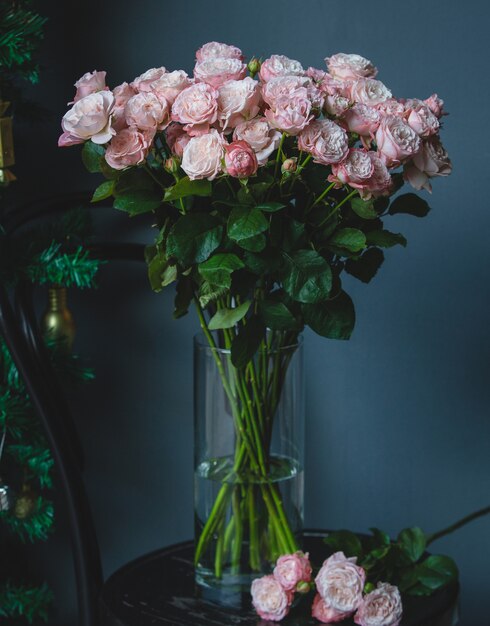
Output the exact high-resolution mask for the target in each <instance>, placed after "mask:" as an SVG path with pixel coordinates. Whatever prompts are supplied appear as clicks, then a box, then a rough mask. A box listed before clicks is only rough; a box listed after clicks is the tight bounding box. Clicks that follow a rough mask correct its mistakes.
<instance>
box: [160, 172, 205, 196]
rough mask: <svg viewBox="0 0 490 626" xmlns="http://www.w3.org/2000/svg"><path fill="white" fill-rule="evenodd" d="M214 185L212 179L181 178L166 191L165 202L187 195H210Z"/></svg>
mask: <svg viewBox="0 0 490 626" xmlns="http://www.w3.org/2000/svg"><path fill="white" fill-rule="evenodd" d="M212 190H213V187H212V185H211V181H209V180H206V179H205V178H203V179H198V180H190V178H189V177H188V176H184V178H181V179H180V180H179V181H178V182H177V183H176V184H175V185H174V186H173V187H170V188H169V189H167V190H166V191H165V196H164V198H163V199H164V200H165V202H171V201H172V200H178V199H179V198H185V197H186V196H210V195H211V192H212Z"/></svg>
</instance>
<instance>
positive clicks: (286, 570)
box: [273, 159, 312, 591]
mask: <svg viewBox="0 0 490 626" xmlns="http://www.w3.org/2000/svg"><path fill="white" fill-rule="evenodd" d="M289 160H291V159H289ZM293 164H294V165H295V163H294V162H293ZM286 171H288V170H286ZM293 171H294V170H293ZM311 573H312V569H311V564H310V560H309V558H308V553H307V554H304V553H303V552H295V553H294V554H285V555H283V556H280V557H279V558H278V559H277V563H276V566H275V568H274V572H273V575H274V578H275V579H276V580H277V581H278V582H279V583H280V584H281V586H282V587H283V588H284V589H286V590H287V591H291V590H294V589H295V588H296V585H297V584H298V583H300V582H307V583H309V582H310V581H311Z"/></svg>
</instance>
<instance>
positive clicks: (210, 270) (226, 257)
mask: <svg viewBox="0 0 490 626" xmlns="http://www.w3.org/2000/svg"><path fill="white" fill-rule="evenodd" d="M242 267H245V264H244V263H243V261H242V260H241V259H239V258H238V257H237V256H236V254H230V253H227V252H222V253H219V254H215V255H214V256H212V257H211V258H209V259H208V260H207V261H205V262H204V263H201V264H200V265H199V267H198V270H199V273H200V274H201V276H202V277H203V278H204V279H205V280H207V281H208V282H209V283H211V284H213V285H218V286H220V287H230V286H231V274H232V273H233V272H234V271H235V270H239V269H241V268H242Z"/></svg>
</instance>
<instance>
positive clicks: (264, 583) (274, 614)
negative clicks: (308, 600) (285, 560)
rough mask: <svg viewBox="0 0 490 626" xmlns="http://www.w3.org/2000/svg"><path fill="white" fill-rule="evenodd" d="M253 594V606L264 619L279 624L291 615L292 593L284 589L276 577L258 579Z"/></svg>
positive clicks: (254, 583) (254, 582) (252, 590)
mask: <svg viewBox="0 0 490 626" xmlns="http://www.w3.org/2000/svg"><path fill="white" fill-rule="evenodd" d="M251 594H252V604H253V606H254V608H255V610H256V611H257V613H258V614H259V616H260V617H261V618H262V619H265V620H270V621H272V622H279V621H281V620H282V619H283V618H284V617H286V615H287V614H288V613H289V607H290V606H291V602H292V593H291V592H288V591H286V590H285V589H283V588H282V587H281V585H280V584H279V582H278V581H277V580H276V579H275V578H274V576H263V577H262V578H256V579H255V580H254V581H253V582H252V587H251Z"/></svg>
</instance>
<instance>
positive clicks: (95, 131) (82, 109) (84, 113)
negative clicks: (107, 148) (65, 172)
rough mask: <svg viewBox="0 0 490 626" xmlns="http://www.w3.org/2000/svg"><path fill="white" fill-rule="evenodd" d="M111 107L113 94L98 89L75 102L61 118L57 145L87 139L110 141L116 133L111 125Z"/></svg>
mask: <svg viewBox="0 0 490 626" xmlns="http://www.w3.org/2000/svg"><path fill="white" fill-rule="evenodd" d="M113 108H114V95H113V94H112V92H111V91H98V92H97V93H92V94H90V95H88V96H85V98H82V99H81V100H78V102H75V104H74V105H73V107H72V108H71V109H70V110H69V111H67V112H66V113H65V115H64V116H63V119H62V120H61V127H62V128H63V131H64V133H63V135H61V137H60V139H59V140H58V145H60V146H68V145H73V144H75V143H83V142H84V141H87V140H88V139H91V140H92V141H93V142H94V143H98V144H103V143H107V142H108V141H110V139H111V137H112V136H113V135H115V133H116V131H115V130H114V129H113V128H112V126H111V113H112V110H113Z"/></svg>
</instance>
